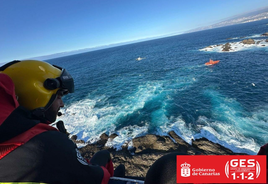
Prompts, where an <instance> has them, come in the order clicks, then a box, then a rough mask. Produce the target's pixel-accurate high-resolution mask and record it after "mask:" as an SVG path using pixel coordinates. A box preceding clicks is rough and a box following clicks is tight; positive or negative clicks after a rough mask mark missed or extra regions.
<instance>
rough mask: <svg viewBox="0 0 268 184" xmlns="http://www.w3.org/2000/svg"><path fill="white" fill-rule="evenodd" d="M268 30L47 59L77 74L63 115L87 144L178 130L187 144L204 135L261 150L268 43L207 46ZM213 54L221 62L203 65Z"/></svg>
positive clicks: (235, 30)
mask: <svg viewBox="0 0 268 184" xmlns="http://www.w3.org/2000/svg"><path fill="white" fill-rule="evenodd" d="M265 32H268V20H267V19H266V20H262V21H258V22H252V23H247V24H240V25H234V26H228V27H223V28H217V29H211V30H206V31H201V32H195V33H188V34H183V35H177V36H172V37H167V38H162V39H157V40H151V41H146V42H141V43H135V44H130V45H124V46H119V47H114V48H108V49H103V50H98V51H92V52H87V53H82V54H77V55H72V56H67V57H62V58H56V59H51V60H48V62H50V63H52V64H56V65H59V66H62V67H64V68H66V69H67V70H68V71H69V73H71V75H72V76H73V77H74V80H75V93H73V94H70V95H67V96H66V97H64V101H65V107H64V108H63V110H62V112H63V114H64V115H63V116H61V117H59V118H58V119H61V120H63V121H64V122H65V125H66V128H67V130H68V132H70V133H71V134H76V135H77V136H78V138H79V139H83V140H85V141H88V142H89V143H94V142H95V141H97V140H98V139H99V136H100V135H101V134H102V133H107V134H108V135H110V134H112V133H116V134H118V137H116V138H115V139H114V140H113V141H108V143H107V145H108V146H112V147H115V148H117V149H120V146H121V145H123V144H125V145H128V146H131V145H132V142H131V140H132V139H133V138H135V137H138V136H142V135H146V134H149V133H150V134H157V135H167V133H168V132H169V131H171V130H174V131H175V132H176V133H177V134H178V135H180V136H181V137H182V138H183V139H184V140H186V141H187V142H188V143H191V140H192V139H197V138H200V137H206V138H208V139H209V140H211V141H213V142H216V143H219V144H221V145H223V146H225V147H227V148H230V149H231V150H233V151H235V152H243V153H248V154H256V153H257V151H258V150H259V147H260V146H261V145H263V144H265V143H266V142H268V67H267V62H268V45H266V46H260V47H257V46H251V47H246V48H243V49H238V50H237V51H233V52H221V51H219V50H211V51H204V50H202V49H203V48H205V47H207V46H209V45H217V44H225V43H227V42H231V43H234V44H235V43H237V42H239V41H241V40H243V39H245V38H241V37H246V38H254V39H268V38H267V37H261V36H260V35H261V34H263V33H265ZM227 38H232V39H231V40H226V39H227ZM263 44H265V43H263ZM266 44H267V43H266ZM138 57H141V58H143V59H141V60H136V59H137V58H138ZM210 58H211V59H213V60H220V62H219V63H218V64H216V65H213V66H205V65H204V63H206V62H208V60H209V59H210Z"/></svg>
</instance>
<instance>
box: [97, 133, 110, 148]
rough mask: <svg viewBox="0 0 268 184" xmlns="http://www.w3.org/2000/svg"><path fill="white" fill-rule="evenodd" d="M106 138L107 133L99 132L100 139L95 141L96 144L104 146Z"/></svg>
mask: <svg viewBox="0 0 268 184" xmlns="http://www.w3.org/2000/svg"><path fill="white" fill-rule="evenodd" d="M107 140H108V135H107V134H105V133H103V134H101V136H100V140H99V141H98V142H97V144H98V145H102V146H104V145H105V144H106V142H107Z"/></svg>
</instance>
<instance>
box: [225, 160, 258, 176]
mask: <svg viewBox="0 0 268 184" xmlns="http://www.w3.org/2000/svg"><path fill="white" fill-rule="evenodd" d="M260 172H261V167H260V164H259V162H258V161H255V159H232V160H231V161H230V162H229V161H227V163H226V164H225V174H226V176H227V178H229V177H230V175H232V179H233V180H236V179H241V180H244V179H246V180H254V179H255V178H258V177H259V175H260Z"/></svg>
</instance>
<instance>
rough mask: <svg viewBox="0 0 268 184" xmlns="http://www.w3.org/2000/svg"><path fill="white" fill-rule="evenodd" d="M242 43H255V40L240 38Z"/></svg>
mask: <svg viewBox="0 0 268 184" xmlns="http://www.w3.org/2000/svg"><path fill="white" fill-rule="evenodd" d="M242 43H243V44H255V41H254V40H253V39H247V40H242Z"/></svg>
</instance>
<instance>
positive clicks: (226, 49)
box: [222, 43, 231, 52]
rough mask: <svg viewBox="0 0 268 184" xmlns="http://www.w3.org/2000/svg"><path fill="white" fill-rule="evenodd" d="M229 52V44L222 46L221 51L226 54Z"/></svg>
mask: <svg viewBox="0 0 268 184" xmlns="http://www.w3.org/2000/svg"><path fill="white" fill-rule="evenodd" d="M230 50H231V44H230V43H226V44H224V45H223V46H222V51H225V52H228V51H230Z"/></svg>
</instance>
